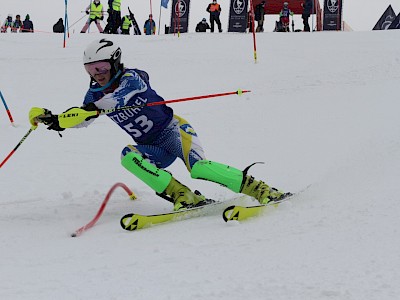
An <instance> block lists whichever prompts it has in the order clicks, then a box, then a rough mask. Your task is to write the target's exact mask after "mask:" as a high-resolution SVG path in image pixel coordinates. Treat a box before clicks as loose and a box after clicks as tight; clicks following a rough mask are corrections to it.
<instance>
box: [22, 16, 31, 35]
mask: <svg viewBox="0 0 400 300" xmlns="http://www.w3.org/2000/svg"><path fill="white" fill-rule="evenodd" d="M23 23H24V27H23V28H22V31H21V32H33V23H32V21H31V18H30V16H29V14H28V15H26V17H25V21H24V22H23Z"/></svg>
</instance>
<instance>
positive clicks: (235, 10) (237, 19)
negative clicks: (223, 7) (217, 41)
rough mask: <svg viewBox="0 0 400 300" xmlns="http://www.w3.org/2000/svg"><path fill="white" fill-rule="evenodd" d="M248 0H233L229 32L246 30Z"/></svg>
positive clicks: (230, 10) (230, 9)
mask: <svg viewBox="0 0 400 300" xmlns="http://www.w3.org/2000/svg"><path fill="white" fill-rule="evenodd" d="M247 6H248V0H231V5H230V8H229V25H228V32H246V29H247Z"/></svg>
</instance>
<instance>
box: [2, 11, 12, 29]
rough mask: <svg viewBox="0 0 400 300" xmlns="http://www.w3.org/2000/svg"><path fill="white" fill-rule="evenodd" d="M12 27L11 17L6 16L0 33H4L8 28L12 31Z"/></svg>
mask: <svg viewBox="0 0 400 300" xmlns="http://www.w3.org/2000/svg"><path fill="white" fill-rule="evenodd" d="M12 26H13V21H12V15H8V16H7V18H6V20H5V21H4V23H3V25H1V32H2V33H6V32H7V29H8V27H10V28H11V30H12Z"/></svg>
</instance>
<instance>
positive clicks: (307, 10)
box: [301, 0, 313, 32]
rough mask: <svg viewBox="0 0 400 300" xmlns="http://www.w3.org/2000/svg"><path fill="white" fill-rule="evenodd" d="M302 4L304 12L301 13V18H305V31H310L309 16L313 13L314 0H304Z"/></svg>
mask: <svg viewBox="0 0 400 300" xmlns="http://www.w3.org/2000/svg"><path fill="white" fill-rule="evenodd" d="M301 6H302V7H303V14H302V15H301V18H302V19H303V24H304V31H307V32H310V24H309V23H308V18H309V17H310V15H311V13H312V8H313V3H312V0H304V2H303V3H302V4H301Z"/></svg>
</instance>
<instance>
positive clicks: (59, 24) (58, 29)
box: [53, 18, 64, 33]
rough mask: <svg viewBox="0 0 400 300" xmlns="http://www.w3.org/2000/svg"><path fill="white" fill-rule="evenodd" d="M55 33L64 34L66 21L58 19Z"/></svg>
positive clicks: (54, 28)
mask: <svg viewBox="0 0 400 300" xmlns="http://www.w3.org/2000/svg"><path fill="white" fill-rule="evenodd" d="M53 32H55V33H64V21H63V19H62V18H60V19H58V21H57V23H56V24H54V25H53Z"/></svg>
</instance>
